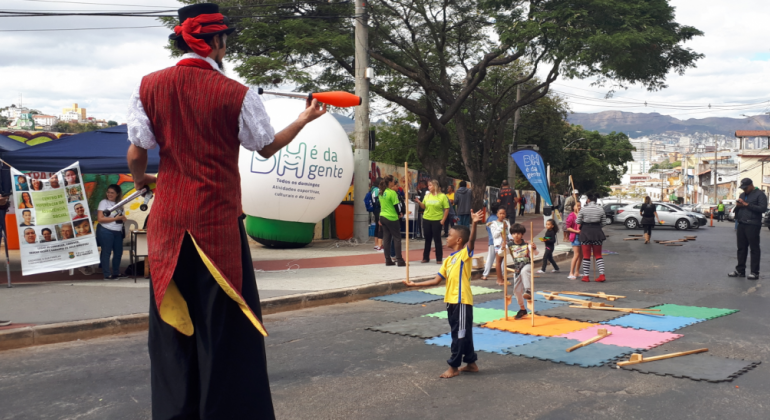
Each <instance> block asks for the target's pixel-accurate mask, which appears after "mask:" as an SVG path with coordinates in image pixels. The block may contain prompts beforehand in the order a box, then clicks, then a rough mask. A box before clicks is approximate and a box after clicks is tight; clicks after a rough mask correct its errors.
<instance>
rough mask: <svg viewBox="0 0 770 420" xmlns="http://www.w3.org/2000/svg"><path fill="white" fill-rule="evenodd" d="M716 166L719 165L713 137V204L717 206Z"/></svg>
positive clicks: (715, 139)
mask: <svg viewBox="0 0 770 420" xmlns="http://www.w3.org/2000/svg"><path fill="white" fill-rule="evenodd" d="M717 165H719V161H717V138H716V136H714V204H718V203H717V189H718V188H719V179H717Z"/></svg>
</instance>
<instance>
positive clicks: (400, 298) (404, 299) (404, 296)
mask: <svg viewBox="0 0 770 420" xmlns="http://www.w3.org/2000/svg"><path fill="white" fill-rule="evenodd" d="M443 296H444V294H443V293H442V294H441V296H436V295H432V294H428V293H423V292H420V291H418V290H407V291H406V292H401V293H395V294H392V295H385V296H376V297H373V298H372V300H379V301H382V302H392V303H403V304H406V305H417V304H418V303H426V302H432V301H434V300H441V299H443Z"/></svg>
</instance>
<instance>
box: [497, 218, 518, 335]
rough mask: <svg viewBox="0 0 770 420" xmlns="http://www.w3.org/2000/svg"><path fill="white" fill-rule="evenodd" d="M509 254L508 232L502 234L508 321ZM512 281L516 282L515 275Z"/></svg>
mask: <svg viewBox="0 0 770 420" xmlns="http://www.w3.org/2000/svg"><path fill="white" fill-rule="evenodd" d="M503 230H505V223H503ZM509 252H511V251H510V248H508V232H503V296H504V299H503V305H505V320H506V321H507V320H508V270H511V269H510V268H508V253H509ZM495 258H497V256H495ZM511 271H514V270H511ZM513 281H514V282H515V281H516V274H514V275H513Z"/></svg>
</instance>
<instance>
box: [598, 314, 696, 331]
mask: <svg viewBox="0 0 770 420" xmlns="http://www.w3.org/2000/svg"><path fill="white" fill-rule="evenodd" d="M703 321H705V319H701V318H687V317H683V316H669V315H663V316H654V315H643V314H628V315H626V316H622V317H620V318H616V319H613V320H612V321H607V322H603V324H607V325H618V326H621V327H629V328H636V329H637V330H649V331H662V332H672V331H676V330H678V329H680V328H684V327H686V326H688V325H692V324H697V323H699V322H703Z"/></svg>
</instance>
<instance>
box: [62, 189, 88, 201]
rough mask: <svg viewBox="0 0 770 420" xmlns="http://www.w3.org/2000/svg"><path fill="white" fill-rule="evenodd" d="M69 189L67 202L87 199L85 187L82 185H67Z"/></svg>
mask: <svg viewBox="0 0 770 420" xmlns="http://www.w3.org/2000/svg"><path fill="white" fill-rule="evenodd" d="M65 189H66V190H67V202H68V203H74V202H76V201H83V200H85V195H84V194H83V187H81V186H80V185H75V186H74V187H66V188H65Z"/></svg>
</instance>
